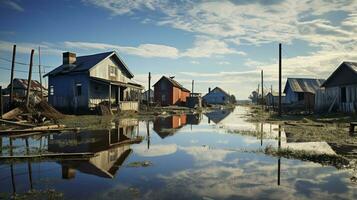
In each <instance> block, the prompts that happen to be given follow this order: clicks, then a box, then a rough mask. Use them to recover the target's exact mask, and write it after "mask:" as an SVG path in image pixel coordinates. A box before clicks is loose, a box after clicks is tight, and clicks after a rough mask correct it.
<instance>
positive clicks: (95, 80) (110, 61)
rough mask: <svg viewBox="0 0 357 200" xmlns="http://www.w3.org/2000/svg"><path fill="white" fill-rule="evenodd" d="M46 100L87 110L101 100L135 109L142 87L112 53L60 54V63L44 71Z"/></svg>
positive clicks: (118, 106) (137, 105)
mask: <svg viewBox="0 0 357 200" xmlns="http://www.w3.org/2000/svg"><path fill="white" fill-rule="evenodd" d="M45 76H48V88H49V97H48V100H49V103H50V104H51V105H53V106H54V107H56V108H58V109H61V110H70V111H72V110H77V109H83V110H88V109H89V110H91V109H94V108H96V107H97V106H98V105H99V104H101V103H107V104H109V102H110V104H111V106H112V107H114V108H118V109H119V110H138V108H139V100H140V95H141V90H142V88H143V87H142V86H141V85H140V84H137V83H136V82H134V81H133V77H134V75H133V74H132V73H131V72H130V70H129V68H128V66H127V65H126V64H125V63H124V62H123V61H122V59H121V58H120V57H119V55H118V54H117V53H116V52H114V51H111V52H106V53H99V54H94V55H86V56H79V57H77V56H76V54H75V53H70V52H65V53H63V64H62V65H61V66H59V67H57V68H55V69H54V70H52V71H50V72H49V73H47V74H46V75H45Z"/></svg>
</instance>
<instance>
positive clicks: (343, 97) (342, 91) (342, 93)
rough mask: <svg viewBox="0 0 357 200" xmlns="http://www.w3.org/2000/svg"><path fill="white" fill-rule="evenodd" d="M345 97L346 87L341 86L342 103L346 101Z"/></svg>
mask: <svg viewBox="0 0 357 200" xmlns="http://www.w3.org/2000/svg"><path fill="white" fill-rule="evenodd" d="M346 100H347V98H346V88H345V87H342V88H341V102H342V103H346V102H347V101H346Z"/></svg>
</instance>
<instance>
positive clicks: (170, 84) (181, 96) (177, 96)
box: [154, 76, 190, 106]
mask: <svg viewBox="0 0 357 200" xmlns="http://www.w3.org/2000/svg"><path fill="white" fill-rule="evenodd" d="M188 96H190V90H188V89H186V88H184V87H183V86H182V85H181V84H180V83H178V82H177V81H175V80H174V79H173V77H166V76H162V77H161V79H160V80H159V81H157V82H156V83H155V84H154V100H155V102H157V103H160V104H161V105H162V106H168V105H184V104H185V103H186V98H187V97H188Z"/></svg>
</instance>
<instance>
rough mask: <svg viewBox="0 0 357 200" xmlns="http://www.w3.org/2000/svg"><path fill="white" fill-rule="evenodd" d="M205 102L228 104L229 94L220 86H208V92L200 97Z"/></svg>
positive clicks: (229, 101) (229, 100)
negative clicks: (212, 87)
mask: <svg viewBox="0 0 357 200" xmlns="http://www.w3.org/2000/svg"><path fill="white" fill-rule="evenodd" d="M202 98H203V101H204V102H205V103H207V104H228V103H232V101H231V95H229V94H228V93H227V92H226V91H224V90H223V89H222V88H220V87H215V88H214V89H213V90H211V88H208V93H207V94H206V95H205V96H203V97H202Z"/></svg>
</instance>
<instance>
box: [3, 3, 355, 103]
mask: <svg viewBox="0 0 357 200" xmlns="http://www.w3.org/2000/svg"><path fill="white" fill-rule="evenodd" d="M279 43H282V67H283V87H284V85H285V80H286V78H287V77H297V78H299V77H302V78H322V79H326V78H328V76H329V75H330V74H331V73H332V72H333V71H334V70H335V69H336V68H337V67H338V65H339V64H340V63H341V62H343V61H357V0H236V1H224V0H221V1H199V0H180V1H173V0H135V1H134V0H108V1H105V0H77V1H75V0H73V1H72V0H62V1H49V0H36V1H28V0H0V85H2V86H3V87H4V86H7V85H8V83H9V79H10V78H9V77H10V71H9V69H10V68H11V63H10V62H9V60H10V61H11V59H12V46H13V45H14V44H16V45H17V54H16V61H17V62H19V63H29V62H30V52H31V49H35V56H34V65H35V68H34V70H33V79H37V80H38V79H39V74H38V63H39V61H38V47H39V46H40V47H41V65H45V67H44V71H45V72H48V71H50V70H52V69H54V68H55V67H57V66H59V65H61V63H62V52H65V51H71V52H74V53H76V54H77V56H81V55H87V54H94V53H101V52H106V51H112V50H114V51H117V52H118V54H119V55H120V57H121V58H122V60H123V61H124V62H125V63H126V64H127V66H128V67H129V69H130V70H131V71H132V72H133V74H134V80H135V81H137V82H138V83H141V84H143V85H144V86H145V88H147V76H148V72H151V74H152V77H153V79H152V82H153V83H155V82H156V81H157V80H158V79H159V78H160V77H161V76H162V75H167V76H175V79H176V80H177V81H179V82H180V83H182V84H183V85H184V86H185V87H187V88H188V89H191V81H192V80H195V92H201V93H203V94H205V93H206V92H207V91H208V88H209V87H211V88H214V87H216V86H219V87H221V88H222V89H224V90H226V91H227V92H229V93H230V94H233V95H235V96H236V97H237V99H242V100H244V99H248V96H249V95H250V93H251V92H252V91H253V90H256V89H257V87H258V84H259V83H260V71H261V70H263V71H264V89H265V90H270V88H271V87H272V88H273V90H274V91H277V89H278V56H279V54H278V45H279ZM15 69H16V70H17V71H16V72H15V77H19V78H26V77H27V76H28V74H27V72H26V71H28V66H27V65H21V64H17V65H16V68H15ZM44 82H45V83H46V82H47V81H46V80H45V81H44Z"/></svg>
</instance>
